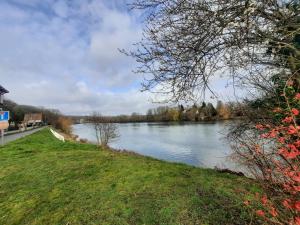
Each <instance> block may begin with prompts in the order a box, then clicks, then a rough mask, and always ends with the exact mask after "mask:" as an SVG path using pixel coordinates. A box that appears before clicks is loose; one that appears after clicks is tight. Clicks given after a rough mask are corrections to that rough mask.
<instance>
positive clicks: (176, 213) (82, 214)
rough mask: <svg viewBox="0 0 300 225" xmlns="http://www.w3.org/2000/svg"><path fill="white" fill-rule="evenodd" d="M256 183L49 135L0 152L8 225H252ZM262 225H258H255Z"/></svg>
mask: <svg viewBox="0 0 300 225" xmlns="http://www.w3.org/2000/svg"><path fill="white" fill-rule="evenodd" d="M256 191H257V188H256V186H255V185H254V184H253V183H252V182H251V181H249V180H247V179H245V178H242V177H237V176H234V175H229V174H221V173H218V172H215V171H213V170H209V169H199V168H194V167H191V166H187V165H183V164H174V163H167V162H163V161H159V160H155V159H152V158H148V157H143V156H137V155H133V154H129V153H118V152H111V151H103V150H101V151H100V150H99V149H97V148H96V147H95V146H93V145H89V144H77V143H70V142H67V143H61V142H59V141H58V140H56V139H55V138H54V137H52V135H51V134H50V132H49V130H48V129H45V130H42V131H39V132H37V133H35V134H33V135H30V136H28V137H25V138H23V139H20V140H18V141H15V142H12V143H10V144H8V145H6V146H4V147H0V224H5V225H8V224H31V225H33V224H43V225H45V224H55V225H56V224H65V225H66V224H69V225H71V224H72V225H73V224H101V225H104V224H111V225H118V224H122V225H123V224H132V225H138V224H146V225H148V224H157V225H158V224H159V225H162V224H170V225H176V224H214V225H225V224H230V225H233V224H238V225H241V224H249V222H250V220H251V219H250V215H249V211H248V210H247V209H246V208H245V207H244V206H243V201H244V198H243V197H242V193H245V192H250V193H255V192H256ZM253 224H255V223H253Z"/></svg>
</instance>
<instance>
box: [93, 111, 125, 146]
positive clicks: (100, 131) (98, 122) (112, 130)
mask: <svg viewBox="0 0 300 225" xmlns="http://www.w3.org/2000/svg"><path fill="white" fill-rule="evenodd" d="M89 122H90V123H91V124H92V125H93V127H94V131H95V135H96V138H97V143H98V145H99V146H100V145H101V146H103V147H107V146H108V144H109V143H110V142H112V141H113V140H115V139H116V138H118V137H119V134H118V126H117V124H116V123H111V122H110V121H109V120H108V119H107V118H106V117H104V116H102V115H101V114H100V113H97V112H94V113H93V114H92V116H90V118H89Z"/></svg>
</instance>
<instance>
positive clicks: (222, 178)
mask: <svg viewBox="0 0 300 225" xmlns="http://www.w3.org/2000/svg"><path fill="white" fill-rule="evenodd" d="M45 131H46V132H45ZM50 134H51V133H50V131H49V128H44V129H42V130H41V131H38V132H36V133H35V134H32V135H29V136H27V137H24V138H21V139H19V140H17V141H15V142H12V145H11V146H9V145H8V146H7V148H8V150H9V149H10V150H9V151H12V149H14V148H17V149H15V150H14V151H16V152H17V151H20V150H18V149H19V148H20V149H23V150H24V151H25V152H28V154H32V152H31V151H29V150H28V147H29V146H34V145H37V146H41V144H42V145H44V147H42V146H41V147H42V148H45V149H47V148H48V147H47V146H51V145H52V144H54V146H56V147H55V149H53V148H52V150H51V151H53V150H55V151H57V152H61V153H63V152H65V153H67V154H68V155H69V156H68V157H71V155H73V154H74V157H75V155H77V154H79V153H76V151H77V150H80V152H81V153H80V154H87V156H86V160H88V161H87V162H89V161H90V160H96V161H98V160H100V161H99V166H101V162H102V161H103V159H101V158H98V157H99V156H100V155H103V156H106V157H109V159H112V158H114V157H116V158H115V159H116V160H117V161H119V160H121V161H120V162H122V163H124V165H128V164H129V165H128V166H130V167H131V166H133V165H134V164H135V163H133V162H136V163H137V170H138V168H139V166H140V164H141V163H142V165H149V166H150V165H153V166H154V165H159V167H162V168H165V169H166V168H168V170H170V171H169V172H171V171H173V169H174V172H172V173H171V174H169V175H167V177H164V176H165V175H164V176H162V177H160V178H159V179H162V181H165V179H171V180H170V181H168V182H171V181H172V182H175V183H176V184H177V185H179V186H178V187H177V188H181V185H183V184H184V183H182V181H180V182H179V180H178V181H176V180H177V179H178V178H179V177H180V180H181V179H192V177H190V175H189V174H190V173H191V174H198V175H199V176H201V177H202V178H199V179H204V181H200V184H201V182H204V183H202V185H204V186H202V185H197V186H198V187H197V188H196V189H195V190H194V191H196V195H197V196H198V197H197V198H199V197H200V199H202V198H203V197H204V196H203V195H207V194H208V196H206V197H205V199H206V201H207V200H208V199H210V198H211V200H209V201H213V202H215V203H214V204H216V203H218V202H219V201H220V202H219V204H223V203H222V200H218V198H219V197H217V198H216V199H215V197H213V196H214V194H213V193H214V192H215V191H216V190H214V188H213V187H215V188H217V189H220V190H222V191H221V193H223V185H225V186H224V187H226V188H225V189H224V191H225V190H226V191H225V192H224V194H225V196H227V195H228V194H229V193H227V192H228V191H229V192H230V193H231V192H232V193H237V194H238V193H239V192H240V191H242V190H243V189H244V188H247V186H249V185H250V186H253V187H254V186H256V187H257V185H256V183H255V182H254V181H253V180H251V179H248V178H246V177H241V178H238V176H236V175H232V174H222V173H221V172H219V171H216V170H214V169H209V168H199V167H195V166H191V165H187V164H184V163H177V162H168V161H164V160H160V159H156V158H153V157H149V156H143V155H140V154H137V153H134V152H130V151H116V150H114V149H112V148H107V149H102V148H100V149H99V147H98V146H96V145H94V144H89V143H84V144H83V143H78V142H76V141H70V140H68V141H66V142H58V140H57V141H53V140H51V138H50V137H51V136H49V135H50ZM38 136H40V137H41V138H38ZM42 139H45V140H49V144H48V143H47V142H48V141H46V142H45V140H42ZM35 140H37V141H36V142H35ZM39 142H40V143H39ZM53 142H56V144H55V143H53ZM22 143H24V146H23V145H22ZM59 143H61V144H59ZM26 146H27V147H26ZM60 146H61V149H60ZM5 148H6V147H5V146H4V147H3V149H1V150H2V151H3V150H4V149H5ZM30 148H31V147H29V149H30ZM71 149H74V153H72V152H70V151H71ZM85 149H86V150H92V149H93V150H92V151H87V152H86V153H84V151H85ZM23 150H22V151H23ZM41 150H42V149H41ZM49 150H50V149H49ZM42 151H44V150H42ZM97 152H98V153H99V156H98V157H97V159H92V158H89V155H90V154H92V155H94V154H96V153H97ZM49 153H51V152H49ZM9 154H10V153H9ZM20 154H21V153H20ZM53 155H55V154H51V156H53ZM97 155H98V154H97ZM23 157H24V155H22V158H23ZM60 158H61V157H60ZM47 160H49V159H47ZM102 163H103V162H102ZM132 163H133V165H131V164H132ZM145 163H146V164H145ZM66 166H67V165H66ZM72 166H73V162H72ZM126 167H127V166H126ZM72 168H73V167H72ZM150 168H151V170H150V171H147V172H150V173H152V172H153V171H152V170H153V168H152V166H150ZM154 168H155V167H154ZM179 168H181V169H182V170H183V172H180V174H181V175H179V177H178V178H177V179H176V178H172V177H173V176H174V175H175V174H177V173H178V172H175V171H178V169H179ZM124 169H125V168H124ZM47 170H48V169H47ZM75 171H76V170H75ZM159 171H160V170H159ZM163 171H164V170H162V171H161V172H162V173H164V174H165V173H166V172H167V171H165V172H163ZM187 171H189V172H187ZM82 172H83V171H82ZM82 172H80V174H81V173H82ZM116 173H118V171H116ZM139 173H141V171H140V172H139ZM173 173H175V174H173ZM166 174H168V173H166ZM172 174H173V175H172ZM200 174H201V175H200ZM124 175H125V174H124ZM198 175H197V176H198ZM57 176H60V175H57ZM126 176H127V175H126ZM126 176H125V177H122V178H121V180H123V179H127V178H126ZM145 176H146V175H144V174H143V175H142V177H144V178H145ZM146 177H147V176H146ZM137 179H138V177H137ZM151 179H152V178H151ZM173 179H175V180H173ZM193 179H195V178H193ZM207 179H208V180H210V182H212V183H215V184H214V185H212V186H211V188H213V189H212V190H211V191H213V192H212V193H211V194H209V193H210V191H209V193H207V190H206V188H205V186H206V182H207V181H206V180H207ZM153 181H154V180H153ZM153 181H152V180H151V182H153ZM136 182H142V181H136ZM148 182H149V181H148ZM156 182H157V181H156ZM178 182H179V183H178ZM189 182H190V181H189ZM193 182H195V181H193ZM220 182H221V183H220ZM229 183H233V184H230V185H229ZM247 184H248V185H247ZM185 185H186V184H185ZM228 185H229V187H232V189H231V188H229V189H228ZM232 185H233V186H232ZM209 186H210V185H209ZM161 187H163V190H164V189H165V188H166V187H164V185H163V186H161ZM174 188H175V187H174ZM194 188H195V187H193V188H192V189H194ZM203 188H204V189H203ZM248 188H249V187H248ZM248 188H247V190H248V191H250V193H249V194H247V195H248V197H247V196H245V197H246V198H247V199H248V198H249V195H251V196H252V195H254V193H255V191H254V190H253V189H252V188H250V189H248ZM255 190H258V191H259V189H256V188H255ZM248 191H247V192H248ZM159 193H160V192H159V191H158V193H157V194H158V195H159ZM161 194H163V193H161ZM135 195H136V194H134V196H135ZM238 195H240V194H238ZM130 196H131V194H130ZM171 196H172V195H171ZM171 196H170V200H171V199H173V198H174V196H173V197H171ZM209 196H210V197H209ZM229 196H232V198H233V199H232V200H229V199H228V200H226V199H227V198H228V197H229ZM229 196H228V197H226V198H225V199H224V201H230V202H231V201H233V202H235V201H237V200H238V199H239V198H240V197H234V196H235V195H232V194H230V195H229ZM153 197H154V196H153ZM207 198H208V199H207ZM222 198H223V197H222ZM251 198H252V197H250V199H251ZM154 199H156V197H154ZM154 199H153V200H154ZM175 199H176V198H175ZM200 199H199V200H200ZM193 201H196V202H197V201H198V200H196V199H195V200H193ZM238 202H240V203H239V205H240V204H241V205H242V204H243V203H242V202H243V200H242V199H240V200H238ZM195 204H198V203H195ZM219 204H217V205H219ZM235 204H236V203H235ZM241 205H240V207H241ZM218 207H220V205H219V206H218ZM204 209H205V207H204ZM225 211H226V210H225ZM225 211H224V212H225ZM243 213H244V212H243ZM216 214H217V212H216ZM153 216H154V215H153ZM220 220H222V221H223V220H225V218H223V219H221V218H220ZM226 220H227V219H226ZM168 224H169V223H168ZM209 224H210V223H209Z"/></svg>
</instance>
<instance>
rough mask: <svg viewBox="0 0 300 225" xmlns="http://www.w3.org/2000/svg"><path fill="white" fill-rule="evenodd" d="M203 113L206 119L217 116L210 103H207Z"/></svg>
mask: <svg viewBox="0 0 300 225" xmlns="http://www.w3.org/2000/svg"><path fill="white" fill-rule="evenodd" d="M204 112H205V115H206V116H207V117H208V118H212V117H214V116H216V115H217V110H216V109H215V107H214V106H213V104H211V103H207V105H206V107H205V108H204Z"/></svg>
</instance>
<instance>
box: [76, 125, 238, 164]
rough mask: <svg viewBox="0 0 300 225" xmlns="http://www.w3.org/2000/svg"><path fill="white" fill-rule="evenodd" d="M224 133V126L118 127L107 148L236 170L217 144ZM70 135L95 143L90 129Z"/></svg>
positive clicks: (224, 145) (222, 146)
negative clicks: (117, 135) (114, 137)
mask: <svg viewBox="0 0 300 225" xmlns="http://www.w3.org/2000/svg"><path fill="white" fill-rule="evenodd" d="M224 129H225V123H224V122H216V123H183V124H177V123H175V124H170V123H127V124H119V134H120V137H119V138H118V139H117V140H116V141H114V142H112V143H111V144H110V146H111V147H113V148H116V149H126V150H130V151H134V152H137V153H139V154H142V155H147V156H152V157H154V158H158V159H163V160H166V161H172V162H182V163H186V164H189V165H193V166H198V167H208V168H214V167H215V166H217V167H220V168H230V169H233V170H237V168H236V166H235V165H234V164H233V162H231V161H230V160H229V159H228V155H229V154H230V153H231V152H230V151H231V150H230V147H229V145H228V144H227V143H226V142H225V141H224V140H221V139H222V137H223V135H222V134H221V133H222V132H223V133H224ZM73 133H74V134H77V135H79V137H80V138H86V139H88V140H89V141H92V142H96V137H95V133H94V130H93V129H92V127H91V126H90V125H85V124H78V125H74V127H73Z"/></svg>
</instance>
